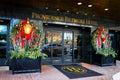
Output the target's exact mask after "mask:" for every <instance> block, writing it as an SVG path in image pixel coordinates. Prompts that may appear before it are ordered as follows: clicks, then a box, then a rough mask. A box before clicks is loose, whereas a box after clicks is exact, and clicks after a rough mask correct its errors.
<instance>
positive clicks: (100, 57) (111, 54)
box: [91, 27, 117, 66]
mask: <svg viewBox="0 0 120 80" xmlns="http://www.w3.org/2000/svg"><path fill="white" fill-rule="evenodd" d="M91 42H92V47H93V50H94V52H93V63H97V64H100V65H101V66H104V65H113V64H116V59H115V57H116V56H117V54H116V52H115V51H114V50H113V49H112V47H111V41H110V36H108V33H107V31H105V30H104V28H102V27H100V28H97V29H96V30H95V31H94V32H93V33H92V40H91Z"/></svg>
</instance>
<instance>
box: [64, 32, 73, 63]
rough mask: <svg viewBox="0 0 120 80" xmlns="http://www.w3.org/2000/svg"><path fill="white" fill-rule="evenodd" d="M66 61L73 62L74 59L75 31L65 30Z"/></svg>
mask: <svg viewBox="0 0 120 80" xmlns="http://www.w3.org/2000/svg"><path fill="white" fill-rule="evenodd" d="M63 40H64V47H63V48H64V55H63V57H64V63H72V59H73V57H72V56H73V32H66V31H65V32H64V38H63Z"/></svg>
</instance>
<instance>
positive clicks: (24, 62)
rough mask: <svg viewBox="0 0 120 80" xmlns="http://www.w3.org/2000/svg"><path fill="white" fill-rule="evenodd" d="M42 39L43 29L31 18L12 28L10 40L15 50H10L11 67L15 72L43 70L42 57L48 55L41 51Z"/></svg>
mask: <svg viewBox="0 0 120 80" xmlns="http://www.w3.org/2000/svg"><path fill="white" fill-rule="evenodd" d="M42 41H43V33H42V30H41V29H40V27H38V26H36V25H34V24H33V23H32V22H30V20H29V19H27V20H26V19H25V20H23V21H21V22H20V23H19V24H16V25H15V26H14V27H13V28H12V29H11V33H10V42H11V45H12V47H13V50H11V51H10V53H11V54H10V62H11V65H10V67H11V69H12V72H13V74H14V73H20V72H36V71H40V72H41V58H45V57H46V56H47V55H46V54H44V53H41V51H40V47H41V46H42Z"/></svg>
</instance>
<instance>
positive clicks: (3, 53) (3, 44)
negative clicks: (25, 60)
mask: <svg viewBox="0 0 120 80" xmlns="http://www.w3.org/2000/svg"><path fill="white" fill-rule="evenodd" d="M7 31H8V29H7V25H0V65H4V64H5V59H6V58H7V45H8V44H7V42H8V41H7Z"/></svg>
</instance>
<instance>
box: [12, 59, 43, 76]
mask: <svg viewBox="0 0 120 80" xmlns="http://www.w3.org/2000/svg"><path fill="white" fill-rule="evenodd" d="M10 68H11V69H12V73H13V74H14V73H29V72H41V58H37V59H28V58H24V59H12V60H11V64H10Z"/></svg>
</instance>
